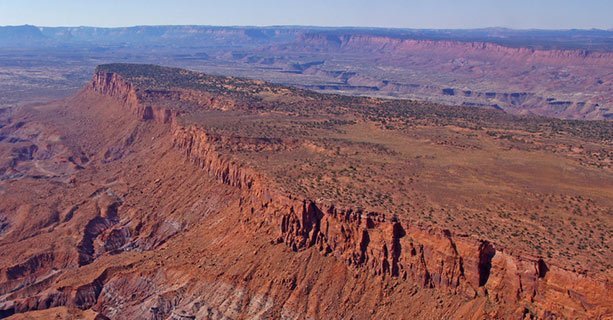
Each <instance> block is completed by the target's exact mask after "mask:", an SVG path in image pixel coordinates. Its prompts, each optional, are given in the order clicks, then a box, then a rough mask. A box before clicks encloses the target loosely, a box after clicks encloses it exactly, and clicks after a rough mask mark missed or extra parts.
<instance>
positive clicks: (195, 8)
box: [0, 0, 613, 30]
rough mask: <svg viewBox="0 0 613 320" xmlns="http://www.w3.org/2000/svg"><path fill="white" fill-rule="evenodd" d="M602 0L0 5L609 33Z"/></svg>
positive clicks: (21, 16)
mask: <svg viewBox="0 0 613 320" xmlns="http://www.w3.org/2000/svg"><path fill="white" fill-rule="evenodd" d="M610 12H613V2H611V1H605V0H587V1H578V0H567V1H553V0H542V1H538V2H537V3H534V1H529V0H517V1H507V2H494V1H485V0H466V1H453V0H435V1H424V0H413V1H402V0H381V1H378V2H376V3H375V2H373V1H368V0H354V1H349V0H332V1H330V0H329V1H324V0H313V1H309V2H306V1H293V2H291V3H278V2H277V1H274V0H262V1H258V2H245V1H240V0H229V1H224V2H223V3H219V2H218V1H212V0H203V1H196V0H177V1H173V2H172V3H168V2H164V1H161V0H150V1H145V0H133V1H130V2H121V1H119V0H109V1H105V2H101V3H90V2H82V1H75V0H58V1H53V2H50V1H44V0H23V1H19V2H14V1H13V2H9V1H7V0H0V25H2V26H19V25H34V26H39V27H98V28H113V27H132V26H172V25H174V26H178V25H182V26H184V25H201V26H225V27H232V26H253V27H272V26H297V27H302V26H304V27H356V28H360V27H363V28H394V29H443V30H445V29H485V28H507V29H517V30H531V29H538V30H569V29H583V30H585V29H599V30H610V29H612V28H613V24H612V22H611V19H610V15H609V13H610Z"/></svg>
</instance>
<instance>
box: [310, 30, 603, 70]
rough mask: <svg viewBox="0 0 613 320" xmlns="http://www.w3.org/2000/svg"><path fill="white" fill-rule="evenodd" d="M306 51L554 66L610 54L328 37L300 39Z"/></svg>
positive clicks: (592, 60)
mask: <svg viewBox="0 0 613 320" xmlns="http://www.w3.org/2000/svg"><path fill="white" fill-rule="evenodd" d="M301 40H302V43H303V44H304V45H305V46H307V47H309V46H310V47H313V48H323V49H327V50H347V51H353V52H371V53H380V54H392V55H398V54H410V53H413V54H414V53H419V52H423V53H426V52H436V54H437V56H449V57H458V58H459V57H463V58H470V57H477V56H478V57H480V58H482V59H486V60H506V61H515V62H522V63H525V64H529V63H549V64H556V65H565V64H568V65H584V64H586V65H602V66H608V65H610V62H611V60H613V52H609V51H589V50H538V49H532V48H526V47H522V48H513V47H508V46H501V45H498V44H495V43H490V42H462V41H450V40H414V39H400V38H393V37H386V36H375V35H343V36H329V35H322V34H306V35H303V36H302V37H301Z"/></svg>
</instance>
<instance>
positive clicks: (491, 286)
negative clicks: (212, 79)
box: [100, 85, 611, 317]
mask: <svg viewBox="0 0 613 320" xmlns="http://www.w3.org/2000/svg"><path fill="white" fill-rule="evenodd" d="M116 86H121V85H111V86H110V87H111V88H114V87H116ZM128 87H129V86H128ZM108 91H110V92H114V91H113V90H104V89H103V90H100V92H108ZM129 95H130V94H123V96H124V97H126V96H129ZM122 99H123V101H125V102H124V103H125V104H126V106H127V107H128V108H134V107H133V105H132V104H131V103H132V102H131V100H129V99H127V98H122ZM154 118H155V117H154ZM161 122H162V123H166V122H167V121H161ZM171 122H172V123H173V125H172V126H173V145H174V147H175V148H177V149H178V150H180V151H181V152H182V153H183V154H184V156H185V158H186V159H188V160H189V161H191V162H193V163H194V164H195V165H196V166H197V167H199V168H201V169H202V170H203V171H204V172H206V173H207V174H209V175H211V176H213V177H214V178H216V179H217V180H218V181H220V182H222V183H224V184H227V185H230V186H233V187H236V188H238V189H240V190H241V194H242V198H241V199H242V200H241V211H242V216H243V218H242V219H243V224H245V225H246V226H247V227H251V228H257V226H261V224H262V223H265V224H269V225H271V226H272V227H274V228H276V229H277V230H278V231H277V232H278V235H277V236H274V237H273V239H271V241H273V242H275V243H282V244H284V245H286V246H288V247H289V248H290V249H291V250H292V251H295V252H299V251H303V250H316V251H318V252H319V253H320V254H322V255H324V256H330V257H334V259H338V260H339V261H342V262H343V263H345V264H346V265H347V266H348V267H349V268H352V269H354V270H356V272H366V273H370V274H372V275H375V276H378V277H380V278H381V279H385V278H391V279H397V280H398V281H407V282H409V283H413V284H416V285H418V286H420V287H422V288H424V289H435V290H443V291H446V292H450V293H453V294H458V295H461V296H463V297H465V298H466V299H469V300H470V299H476V298H478V297H485V298H487V299H488V300H489V301H493V302H496V303H498V304H499V309H500V311H499V312H500V313H499V314H500V315H502V314H513V315H515V316H522V315H523V314H524V313H525V310H526V308H531V312H536V313H537V314H538V315H539V316H540V317H545V316H546V315H553V314H556V312H559V315H561V316H568V317H586V316H589V317H592V316H598V315H603V314H604V313H606V312H607V310H608V307H607V306H606V303H607V302H608V301H609V300H610V299H609V298H608V297H607V296H608V295H607V292H608V291H609V290H610V289H611V285H610V284H609V283H608V282H606V281H604V282H603V281H599V280H596V279H592V278H589V277H586V276H583V275H579V274H577V273H573V272H572V271H567V270H564V269H562V268H559V267H556V266H555V265H551V264H550V263H548V262H547V260H546V259H544V258H542V257H537V256H525V255H522V253H521V252H515V251H514V250H513V249H512V248H502V247H499V246H498V245H496V244H495V243H493V242H492V241H491V240H488V239H478V238H474V237H468V236H464V235H457V234H455V233H454V232H453V231H451V230H445V229H438V228H432V227H428V228H425V227H423V226H419V225H418V224H415V223H411V222H409V221H408V220H403V219H401V218H398V217H396V216H393V217H391V216H392V213H375V212H365V211H363V210H362V209H356V208H338V207H336V206H335V205H334V204H329V205H325V204H321V203H316V202H314V201H312V200H309V199H299V198H298V199H297V198H296V197H295V196H289V195H284V194H282V193H281V192H279V191H278V190H275V186H274V184H271V182H270V180H269V179H268V180H266V181H267V182H263V181H264V179H266V178H264V176H263V175H262V174H258V173H256V172H255V170H253V169H252V168H248V167H245V166H244V165H241V164H240V163H239V161H236V160H233V159H232V157H231V156H228V155H222V154H220V153H219V151H218V150H217V149H218V145H219V143H220V142H221V141H222V140H223V139H221V138H220V137H218V136H215V135H212V134H209V133H207V131H206V129H204V128H199V127H198V126H197V125H190V126H187V127H184V126H181V125H179V124H177V122H176V121H174V120H173V121H171Z"/></svg>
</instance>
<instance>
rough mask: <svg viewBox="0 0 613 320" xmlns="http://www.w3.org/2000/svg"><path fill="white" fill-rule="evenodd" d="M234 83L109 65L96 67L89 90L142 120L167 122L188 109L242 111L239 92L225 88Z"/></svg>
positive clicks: (176, 71)
mask: <svg viewBox="0 0 613 320" xmlns="http://www.w3.org/2000/svg"><path fill="white" fill-rule="evenodd" d="M233 80H234V79H233V78H224V77H214V76H208V75H205V74H203V73H198V72H192V71H187V70H183V69H176V68H166V67H159V66H153V65H137V64H108V65H100V66H98V67H97V68H96V72H95V74H94V77H93V79H92V81H91V83H90V85H89V86H88V89H90V90H92V91H94V92H97V93H100V94H104V95H107V96H110V97H113V98H115V99H117V100H119V101H120V102H121V103H123V104H124V105H125V106H126V107H128V108H129V109H130V110H131V111H132V112H133V113H134V114H136V115H138V116H139V117H140V118H141V119H143V120H154V121H157V122H161V123H170V122H172V121H173V120H174V118H175V117H176V116H177V115H178V114H180V113H183V112H186V111H188V110H189V109H190V108H192V109H193V108H208V109H217V110H223V111H228V110H233V109H237V108H245V107H246V106H247V104H246V103H245V101H244V99H243V98H244V97H241V93H240V92H231V91H230V90H229V89H228V86H229V85H228V83H231V82H232V81H233ZM236 81H237V82H240V81H239V80H236ZM238 86H240V84H238Z"/></svg>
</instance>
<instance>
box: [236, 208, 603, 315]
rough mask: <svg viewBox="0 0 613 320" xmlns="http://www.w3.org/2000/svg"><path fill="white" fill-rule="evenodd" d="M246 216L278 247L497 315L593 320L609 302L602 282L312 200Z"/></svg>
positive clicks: (482, 243)
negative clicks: (483, 302) (313, 253)
mask: <svg viewBox="0 0 613 320" xmlns="http://www.w3.org/2000/svg"><path fill="white" fill-rule="evenodd" d="M256 206H257V205H256ZM245 214H246V215H249V216H251V217H254V216H264V217H266V218H264V219H268V220H270V219H271V218H270V217H271V216H274V217H275V219H277V223H278V228H279V229H278V230H279V236H278V237H277V238H276V240H275V241H276V242H277V243H284V244H285V245H287V246H289V247H290V248H291V249H292V250H294V251H301V250H308V249H313V250H317V251H319V252H320V253H321V254H322V255H330V256H334V257H335V258H337V259H339V260H341V261H344V262H345V263H346V264H347V266H348V267H351V268H354V269H356V270H357V271H358V272H369V273H372V274H373V275H378V276H381V277H382V278H386V277H391V278H396V279H398V280H401V281H410V282H412V283H415V284H417V285H419V286H421V287H423V288H437V289H440V290H445V291H448V292H451V293H454V294H461V295H463V296H465V297H467V298H469V299H472V298H477V297H487V299H488V300H489V301H491V302H494V303H496V304H497V306H498V307H497V308H498V310H497V312H499V313H498V315H499V316H502V315H506V316H508V315H510V314H514V315H516V316H522V315H523V314H524V313H525V311H526V310H530V312H533V313H536V314H537V315H538V316H539V317H541V318H546V317H556V316H557V317H581V318H585V317H590V318H591V317H598V316H602V315H603V314H605V313H606V312H607V308H608V307H607V306H606V305H607V304H608V303H610V300H611V299H610V297H608V295H607V292H609V291H610V290H611V284H610V283H608V282H606V281H599V280H597V279H591V278H588V277H586V276H582V275H579V274H576V273H573V272H570V271H567V270H563V269H561V268H557V267H555V266H551V265H548V263H547V262H546V261H545V260H543V259H542V258H539V257H529V256H522V255H518V254H515V253H513V252H512V251H509V250H506V249H504V248H497V247H496V245H494V244H492V243H490V242H489V241H487V240H477V239H472V238H469V237H466V236H461V235H454V234H453V233H452V232H451V231H449V230H437V229H431V228H430V229H424V228H421V227H419V226H416V225H412V224H410V223H408V222H406V221H402V222H401V221H399V220H398V219H397V218H394V217H392V218H388V217H386V216H385V215H382V214H377V213H366V212H363V211H360V210H353V209H339V208H336V207H334V206H333V205H329V206H324V207H323V209H320V207H319V206H318V205H317V204H316V203H314V202H311V201H298V200H291V199H289V198H286V199H275V200H272V201H269V202H264V204H263V205H261V206H260V207H259V208H254V207H251V208H245ZM272 220H273V221H274V219H272ZM506 316H505V317H506Z"/></svg>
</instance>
